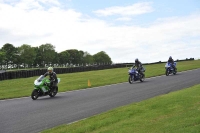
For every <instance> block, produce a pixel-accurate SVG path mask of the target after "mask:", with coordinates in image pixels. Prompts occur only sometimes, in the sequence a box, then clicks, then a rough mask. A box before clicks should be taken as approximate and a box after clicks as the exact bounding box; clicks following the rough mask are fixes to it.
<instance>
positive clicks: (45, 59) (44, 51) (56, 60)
mask: <svg viewBox="0 0 200 133" xmlns="http://www.w3.org/2000/svg"><path fill="white" fill-rule="evenodd" d="M111 63H112V60H111V58H110V57H109V56H108V55H107V54H106V52H104V51H100V52H98V53H96V54H94V55H91V54H90V53H88V52H87V51H82V50H77V49H68V50H64V51H62V52H59V53H58V52H56V51H55V46H53V45H52V44H50V43H46V44H42V45H40V46H39V47H31V45H28V44H23V45H21V46H20V47H15V46H14V45H13V44H10V43H6V44H4V45H3V46H2V48H1V49H0V64H1V65H2V64H3V65H4V66H6V67H7V68H8V65H10V64H12V65H15V68H19V67H29V68H30V67H46V66H54V67H55V66H57V67H67V66H87V65H99V64H104V65H105V64H111Z"/></svg>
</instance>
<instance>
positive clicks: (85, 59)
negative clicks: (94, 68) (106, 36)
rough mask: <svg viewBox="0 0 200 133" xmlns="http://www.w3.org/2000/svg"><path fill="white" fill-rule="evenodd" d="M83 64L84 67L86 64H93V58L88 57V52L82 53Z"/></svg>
mask: <svg viewBox="0 0 200 133" xmlns="http://www.w3.org/2000/svg"><path fill="white" fill-rule="evenodd" d="M83 63H84V65H86V64H93V63H94V58H93V56H92V55H90V54H89V53H88V52H84V55H83Z"/></svg>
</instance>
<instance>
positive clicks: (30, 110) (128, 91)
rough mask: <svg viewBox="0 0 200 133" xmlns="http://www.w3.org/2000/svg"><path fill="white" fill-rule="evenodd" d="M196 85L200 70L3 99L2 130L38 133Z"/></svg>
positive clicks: (0, 104)
mask: <svg viewBox="0 0 200 133" xmlns="http://www.w3.org/2000/svg"><path fill="white" fill-rule="evenodd" d="M127 80H128V75H127ZM196 84H200V69H196V70H192V71H186V72H181V73H179V72H178V73H177V75H170V76H159V77H153V78H147V79H146V80H145V81H144V82H143V83H141V82H135V83H133V84H129V83H128V82H125V83H120V84H114V85H109V86H103V87H95V88H91V89H84V90H79V91H71V92H66V93H58V94H57V95H56V96H55V97H54V98H50V97H49V96H45V97H39V98H38V99H37V100H32V99H31V97H26V98H19V99H10V100H0V133H38V132H40V131H42V130H45V129H48V128H52V127H54V126H58V125H61V124H67V123H72V122H75V121H78V120H81V119H84V118H87V117H90V116H92V115H96V114H99V113H102V112H105V111H108V110H111V109H113V108H116V107H119V106H122V105H127V104H130V103H134V102H139V101H142V100H145V99H148V98H152V97H155V96H158V95H162V94H167V93H169V92H172V91H177V90H180V89H184V88H188V87H190V86H193V85H196ZM30 94H31V92H30Z"/></svg>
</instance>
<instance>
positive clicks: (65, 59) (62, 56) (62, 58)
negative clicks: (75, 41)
mask: <svg viewBox="0 0 200 133" xmlns="http://www.w3.org/2000/svg"><path fill="white" fill-rule="evenodd" d="M58 57H59V63H61V64H66V63H69V57H70V54H69V53H68V51H67V50H65V51H62V52H60V53H59V54H58Z"/></svg>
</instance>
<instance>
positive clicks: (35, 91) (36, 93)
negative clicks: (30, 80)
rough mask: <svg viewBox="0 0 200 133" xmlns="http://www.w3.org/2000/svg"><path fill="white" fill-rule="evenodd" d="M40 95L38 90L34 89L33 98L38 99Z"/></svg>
mask: <svg viewBox="0 0 200 133" xmlns="http://www.w3.org/2000/svg"><path fill="white" fill-rule="evenodd" d="M38 96H39V93H38V90H33V92H32V94H31V98H32V99H33V100H36V99H37V98H38Z"/></svg>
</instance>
